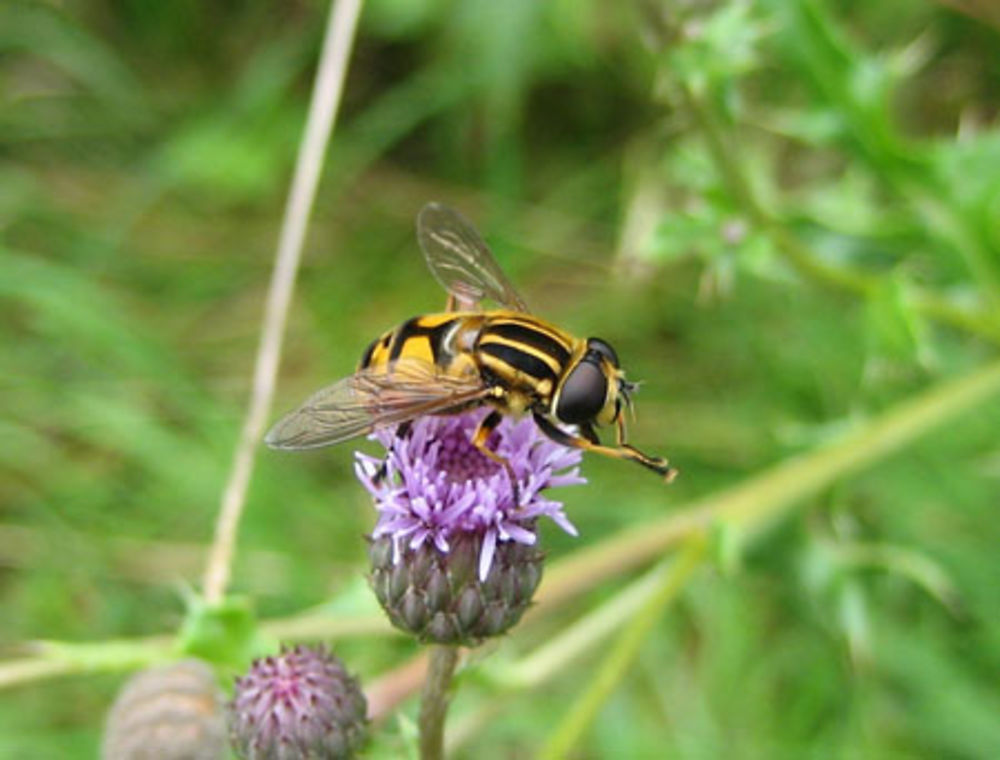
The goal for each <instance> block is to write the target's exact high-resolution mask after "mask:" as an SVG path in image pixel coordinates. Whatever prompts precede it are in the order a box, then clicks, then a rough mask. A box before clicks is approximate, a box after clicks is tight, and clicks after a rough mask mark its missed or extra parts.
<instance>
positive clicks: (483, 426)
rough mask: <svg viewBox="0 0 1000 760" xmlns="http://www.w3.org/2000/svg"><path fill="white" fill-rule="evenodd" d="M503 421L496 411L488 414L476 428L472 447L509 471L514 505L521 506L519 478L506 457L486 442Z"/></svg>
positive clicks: (508, 475)
mask: <svg viewBox="0 0 1000 760" xmlns="http://www.w3.org/2000/svg"><path fill="white" fill-rule="evenodd" d="M501 420H503V415H501V414H500V412H498V411H497V410H496V409H494V410H493V411H492V412H490V413H489V414H487V415H486V416H485V417H484V418H483V421H482V422H480V423H479V427H477V428H476V432H475V433H473V434H472V445H473V446H475V447H476V448H477V449H479V450H480V451H481V452H482V453H483V454H484V455H485V456H487V457H489V458H490V459H492V460H493V461H494V462H496V463H497V464H499V465H500V466H501V467H503V468H504V470H506V471H507V477H508V478H509V479H510V487H511V490H512V491H513V493H514V503H515V504H518V505H520V503H521V494H520V492H519V490H518V486H517V476H516V475H515V474H514V468H513V467H511V466H510V462H508V461H507V460H506V459H505V458H504V457H502V456H500V455H499V454H497V453H496V452H495V451H493V450H492V449H491V448H490V447H489V446H487V445H486V442H487V441H488V440H489V438H490V433H492V432H493V431H494V430H496V428H497V425H499V424H500V422H501Z"/></svg>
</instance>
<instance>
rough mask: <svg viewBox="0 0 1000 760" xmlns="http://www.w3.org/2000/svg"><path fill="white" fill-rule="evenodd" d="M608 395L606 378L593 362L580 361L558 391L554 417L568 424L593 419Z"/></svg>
mask: <svg viewBox="0 0 1000 760" xmlns="http://www.w3.org/2000/svg"><path fill="white" fill-rule="evenodd" d="M607 397H608V378H607V377H605V375H604V371H603V370H602V369H601V368H600V367H599V366H598V365H597V364H596V363H594V362H590V361H582V362H580V363H579V364H577V365H576V367H574V368H573V370H572V372H570V373H569V377H567V378H566V380H565V381H564V382H563V384H562V389H561V390H560V391H559V403H558V404H557V406H556V417H557V418H558V419H560V420H561V421H562V422H566V423H568V424H570V425H579V424H581V423H583V422H589V421H590V420H593V419H594V418H595V417H596V416H597V414H598V412H600V411H601V409H603V408H604V402H605V400H606V399H607Z"/></svg>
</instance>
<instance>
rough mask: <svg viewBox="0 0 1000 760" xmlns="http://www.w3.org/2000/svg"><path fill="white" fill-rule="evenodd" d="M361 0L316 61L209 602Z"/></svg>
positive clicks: (348, 0) (228, 558)
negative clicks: (307, 111)
mask: <svg viewBox="0 0 1000 760" xmlns="http://www.w3.org/2000/svg"><path fill="white" fill-rule="evenodd" d="M361 2H362V0H338V1H337V2H336V3H335V4H334V5H333V8H332V9H331V11H330V16H329V23H328V26H327V33H326V37H325V38H324V42H323V50H322V53H321V56H320V62H319V68H318V70H317V72H316V82H315V85H314V87H313V96H312V102H311V103H310V106H309V116H308V119H307V122H306V131H305V135H304V137H303V139H302V143H301V145H300V146H299V156H298V160H297V162H296V165H295V176H294V177H293V178H292V186H291V191H290V192H289V195H288V201H287V204H286V206H285V218H284V221H283V222H282V227H281V239H280V240H279V242H278V252H277V256H276V257H275V262H274V272H273V274H272V275H271V285H270V288H269V290H268V295H267V307H266V311H265V315H264V325H263V329H262V330H261V336H260V344H259V346H258V348H257V361H256V365H255V366H254V375H253V392H252V395H251V398H250V405H249V407H248V409H247V414H246V419H245V420H244V422H243V430H242V431H241V433H240V438H239V441H238V442H237V444H236V452H235V454H234V455H233V465H232V471H231V472H230V475H229V481H228V482H227V483H226V488H225V490H224V491H223V494H222V504H221V507H220V509H219V515H218V518H217V520H216V525H215V538H214V540H213V542H212V547H211V550H210V551H209V557H208V562H207V566H206V568H205V578H204V582H203V591H204V594H205V599H206V601H207V602H208V603H209V604H218V603H219V602H221V601H222V598H223V596H225V593H226V587H227V586H228V585H229V576H230V573H231V571H232V561H233V554H234V552H235V550H236V532H237V528H238V527H239V522H240V516H241V515H242V513H243V505H244V504H245V503H246V494H247V488H248V486H249V484H250V475H251V474H252V472H253V460H254V453H255V452H256V451H257V445H258V443H259V442H260V438H261V436H262V435H263V433H264V426H265V424H266V422H267V415H268V412H269V411H270V408H271V398H272V396H273V395H274V384H275V378H276V377H277V374H278V361H279V359H280V357H281V342H282V337H283V335H284V331H285V321H286V319H287V317H288V307H289V304H290V303H291V300H292V291H293V289H294V287H295V273H296V272H297V270H298V266H299V259H300V258H301V255H302V244H303V242H304V240H305V234H306V227H307V225H308V223H309V213H310V211H311V210H312V204H313V198H314V197H315V195H316V187H317V185H318V184H319V175H320V169H321V168H322V166H323V156H324V155H325V154H326V146H327V143H328V141H329V139H330V134H331V132H332V131H333V122H334V119H335V117H336V115H337V107H338V106H339V104H340V94H341V91H342V89H343V86H344V79H345V78H346V76H347V61H348V58H349V56H350V52H351V46H352V43H353V41H354V30H355V28H356V27H357V22H358V17H359V16H360V15H361Z"/></svg>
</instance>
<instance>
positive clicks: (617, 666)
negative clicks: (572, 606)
mask: <svg viewBox="0 0 1000 760" xmlns="http://www.w3.org/2000/svg"><path fill="white" fill-rule="evenodd" d="M704 553H705V548H704V540H703V539H702V538H701V537H700V536H695V537H692V538H690V539H688V542H687V545H686V546H685V547H684V550H683V551H682V552H681V553H680V556H678V557H677V558H676V559H675V560H674V561H673V562H672V563H671V564H670V567H669V572H667V573H666V574H665V576H664V578H663V579H662V581H661V583H660V586H659V588H658V589H657V590H656V593H655V594H654V595H653V596H651V597H650V598H649V600H648V601H647V602H646V604H644V605H643V607H642V609H641V610H639V612H638V613H637V614H636V615H635V616H634V617H633V618H632V619H631V620H630V621H629V622H628V625H627V626H626V627H625V629H624V630H623V631H622V632H621V635H620V636H619V637H618V640H617V641H616V642H615V643H614V644H613V645H612V647H611V650H610V652H609V653H608V655H607V657H605V659H604V662H603V663H602V664H601V667H600V669H599V670H598V671H597V674H596V675H595V676H594V678H593V679H592V680H591V682H590V685H589V686H588V687H587V689H586V690H585V691H584V692H583V694H581V695H580V696H579V698H577V700H576V702H574V703H573V705H572V707H570V709H569V711H568V712H567V713H566V714H565V716H564V717H563V719H562V721H560V723H559V725H558V726H557V727H556V729H555V730H554V731H553V732H552V733H551V734H550V735H549V738H548V740H547V741H546V743H545V745H544V746H543V748H542V750H541V752H540V753H539V755H538V756H539V757H541V758H543V759H544V760H557V759H558V758H563V757H566V756H567V755H568V754H569V752H570V750H572V749H573V747H574V746H575V745H576V744H577V743H578V742H579V741H580V739H581V738H582V737H583V736H584V734H585V733H586V732H587V729H588V728H589V727H590V726H591V725H593V722H594V718H595V717H596V716H597V713H598V712H599V711H600V708H601V706H602V705H603V704H604V703H605V702H606V701H607V700H608V697H610V696H611V694H612V693H613V692H614V690H615V688H616V687H617V686H618V684H619V682H620V681H621V680H622V678H623V677H624V676H625V674H626V673H627V672H628V670H629V668H631V666H632V663H633V662H635V659H636V657H637V656H638V654H639V649H640V647H641V646H642V642H643V641H645V639H646V637H647V636H648V635H649V633H650V631H652V630H653V626H654V625H656V623H657V621H658V620H659V619H660V616H661V615H662V614H663V611H664V609H666V607H667V605H669V604H670V603H671V602H672V601H673V600H674V599H675V598H676V597H677V594H678V593H679V592H680V590H681V589H682V588H683V586H684V584H685V583H686V582H687V580H688V578H689V577H690V576H691V574H692V573H693V572H694V570H695V568H696V567H698V565H699V564H700V562H701V559H702V557H703V555H704Z"/></svg>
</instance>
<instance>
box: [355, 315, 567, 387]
mask: <svg viewBox="0 0 1000 760" xmlns="http://www.w3.org/2000/svg"><path fill="white" fill-rule="evenodd" d="M582 345H583V342H582V341H579V340H577V339H576V338H573V337H572V336H571V335H569V334H568V333H565V332H563V331H562V330H559V329H558V328H556V327H553V326H552V325H550V324H548V323H547V322H543V321H541V320H539V319H536V318H535V317H531V316H528V315H526V314H521V313H519V312H510V311H488V312H445V313H442V314H425V315H423V316H419V317H414V318H413V319H410V320H408V321H406V322H404V323H403V324H401V325H400V326H399V327H397V328H396V329H395V330H390V331H389V332H387V333H385V334H384V335H381V336H380V337H378V338H376V339H375V340H374V341H372V343H371V345H369V346H368V348H367V350H366V351H365V353H364V355H363V356H362V358H361V364H360V368H361V369H364V368H366V367H385V366H388V365H390V364H391V363H392V362H393V361H395V360H397V359H401V358H415V359H419V360H422V361H425V362H428V363H431V364H433V365H435V366H436V367H438V368H439V369H440V370H441V371H442V372H444V373H447V374H465V373H470V372H477V373H479V374H480V375H481V376H482V378H483V380H484V382H497V383H500V384H502V385H503V386H504V387H505V388H507V389H508V390H511V391H515V392H519V393H521V394H526V395H528V396H531V397H533V398H539V399H547V398H548V397H549V396H551V394H552V393H553V391H554V390H555V389H556V388H557V387H558V385H559V381H560V380H561V379H562V376H563V373H564V372H565V371H566V368H567V367H568V366H569V364H570V360H571V359H572V358H573V356H574V355H575V354H576V353H578V352H579V351H581V350H582V348H581V347H582ZM525 400H526V401H527V399H525Z"/></svg>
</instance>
